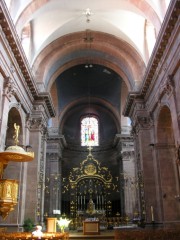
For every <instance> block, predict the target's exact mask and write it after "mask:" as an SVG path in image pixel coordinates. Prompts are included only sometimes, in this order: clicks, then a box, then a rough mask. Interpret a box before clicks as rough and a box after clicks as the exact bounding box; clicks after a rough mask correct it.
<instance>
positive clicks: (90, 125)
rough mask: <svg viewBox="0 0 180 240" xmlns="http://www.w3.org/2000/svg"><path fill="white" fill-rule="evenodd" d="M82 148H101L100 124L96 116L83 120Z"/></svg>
mask: <svg viewBox="0 0 180 240" xmlns="http://www.w3.org/2000/svg"><path fill="white" fill-rule="evenodd" d="M81 146H99V122H98V119H97V118H96V117H94V116H88V117H87V116H86V117H84V118H82V119H81Z"/></svg>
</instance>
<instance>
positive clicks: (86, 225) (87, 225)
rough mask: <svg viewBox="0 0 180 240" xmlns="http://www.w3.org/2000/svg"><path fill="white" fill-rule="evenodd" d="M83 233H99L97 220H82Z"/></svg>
mask: <svg viewBox="0 0 180 240" xmlns="http://www.w3.org/2000/svg"><path fill="white" fill-rule="evenodd" d="M83 234H84V235H97V234H100V229H99V221H84V222H83Z"/></svg>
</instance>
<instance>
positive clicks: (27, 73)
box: [0, 1, 55, 117]
mask: <svg viewBox="0 0 180 240" xmlns="http://www.w3.org/2000/svg"><path fill="white" fill-rule="evenodd" d="M0 25H1V28H2V31H3V33H4V36H5V37H6V40H7V42H8V44H9V46H10V48H11V50H12V53H13V55H14V57H15V59H16V61H17V64H18V66H19V68H20V70H21V73H22V75H23V77H24V80H25V82H26V87H27V89H29V91H30V92H31V94H32V96H33V98H34V99H35V100H41V101H44V102H45V103H46V105H47V109H48V111H49V115H50V117H54V116H55V109H54V107H53V102H52V99H51V96H50V94H49V93H46V92H44V93H39V92H38V88H37V85H36V82H35V80H34V77H33V75H32V72H31V69H30V66H29V63H28V61H27V58H26V56H25V53H24V50H23V48H22V46H21V41H20V39H19V36H18V35H17V32H16V29H15V26H14V24H13V21H12V19H11V17H10V15H9V13H8V9H7V7H6V4H5V3H4V1H0ZM11 67H12V71H14V68H13V66H12V65H11Z"/></svg>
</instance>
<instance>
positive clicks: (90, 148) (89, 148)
mask: <svg viewBox="0 0 180 240" xmlns="http://www.w3.org/2000/svg"><path fill="white" fill-rule="evenodd" d="M87 149H88V150H89V156H92V154H91V150H92V149H93V148H92V147H91V146H89V147H88V148H87Z"/></svg>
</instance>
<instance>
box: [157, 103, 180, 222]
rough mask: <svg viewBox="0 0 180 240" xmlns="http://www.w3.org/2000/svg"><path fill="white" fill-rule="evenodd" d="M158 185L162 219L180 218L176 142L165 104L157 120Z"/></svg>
mask: <svg viewBox="0 0 180 240" xmlns="http://www.w3.org/2000/svg"><path fill="white" fill-rule="evenodd" d="M156 150H157V168H158V179H159V180H158V181H159V184H158V187H159V192H160V200H161V201H162V205H161V206H162V221H167V220H171V221H176V220H177V219H178V215H179V213H178V209H179V202H178V201H177V199H176V197H175V196H176V195H177V194H178V193H177V192H178V188H179V186H178V185H179V176H178V175H179V174H178V167H177V164H176V159H175V142H174V133H173V127H172V117H171V112H170V109H169V108H168V107H167V106H163V107H162V108H161V110H160V112H159V116H158V120H157V148H156Z"/></svg>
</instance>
